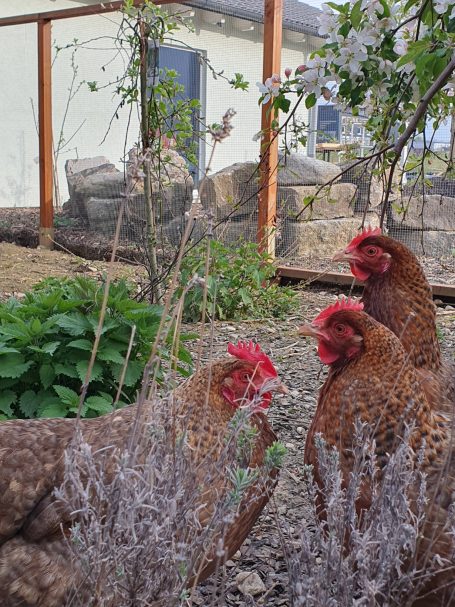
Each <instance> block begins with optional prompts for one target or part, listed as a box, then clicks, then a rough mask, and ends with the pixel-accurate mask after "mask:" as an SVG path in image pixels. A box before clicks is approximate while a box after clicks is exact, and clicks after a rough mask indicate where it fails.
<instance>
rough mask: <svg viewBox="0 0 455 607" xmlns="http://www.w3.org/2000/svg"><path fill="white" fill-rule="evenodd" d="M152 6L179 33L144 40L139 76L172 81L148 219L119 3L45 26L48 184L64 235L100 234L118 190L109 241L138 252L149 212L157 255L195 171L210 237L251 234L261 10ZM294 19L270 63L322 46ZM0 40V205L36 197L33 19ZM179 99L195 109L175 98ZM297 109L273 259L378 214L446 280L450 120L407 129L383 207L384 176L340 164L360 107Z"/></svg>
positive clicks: (325, 246) (284, 140)
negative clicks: (238, 79)
mask: <svg viewBox="0 0 455 607" xmlns="http://www.w3.org/2000/svg"><path fill="white" fill-rule="evenodd" d="M165 11H166V13H167V14H170V15H178V17H177V20H178V29H177V30H176V31H173V32H167V33H166V35H165V37H164V41H162V42H161V43H160V44H159V45H155V46H154V45H153V44H152V46H149V53H148V56H149V60H148V61H149V64H148V79H149V83H152V84H153V83H155V85H158V86H162V87H164V86H168V82H169V78H172V79H173V81H174V82H175V88H174V89H173V92H172V94H169V96H168V97H167V99H165V94H164V92H163V89H161V92H159V94H158V95H157V99H156V102H157V104H159V103H161V102H163V103H164V102H165V106H166V110H167V111H168V112H169V115H170V117H171V118H170V119H169V120H168V122H164V123H163V125H161V126H160V127H157V128H156V129H154V131H153V132H151V133H149V137H150V140H151V141H152V143H153V145H155V144H156V142H158V144H157V146H156V145H155V148H154V149H155V150H158V152H157V153H155V154H154V155H152V157H151V159H150V176H149V178H150V180H151V192H152V207H153V217H152V218H151V216H150V212H149V210H148V205H147V203H146V198H145V195H144V181H143V175H142V174H141V173H140V171H139V173H138V166H139V165H140V164H141V163H140V159H139V160H138V157H139V156H140V151H139V150H140V148H141V146H142V144H143V141H142V140H141V136H140V108H139V105H138V103H130V99H129V98H128V97H127V94H126V93H125V89H126V86H127V85H126V80H125V74H128V73H129V70H131V53H130V49H129V47H128V44H127V40H128V36H129V35H130V34H131V29H129V28H131V24H128V23H127V21H126V20H125V16H124V15H123V14H122V13H109V14H107V15H95V16H90V17H78V18H74V19H63V20H60V21H55V22H54V23H53V40H54V49H53V51H54V57H53V65H52V79H53V130H54V162H55V170H54V190H55V192H54V194H55V203H56V206H57V207H58V208H59V209H61V208H62V209H63V211H62V212H61V213H59V214H58V215H57V217H56V228H57V229H60V230H62V229H66V230H73V232H74V238H76V239H77V238H81V239H84V241H90V240H94V241H96V242H98V243H99V242H101V241H103V242H108V241H109V240H110V239H111V238H112V236H113V234H114V230H115V226H116V222H117V217H118V212H119V209H120V206H121V204H122V202H124V201H126V202H125V213H124V219H123V223H122V227H121V233H120V238H121V242H122V246H123V247H124V250H126V249H129V250H131V251H135V252H138V253H140V252H141V251H142V252H143V251H144V250H145V249H146V248H147V242H148V241H149V238H150V232H149V226H150V221H151V220H152V221H153V223H154V225H156V234H155V237H156V244H157V247H158V255H159V258H160V260H166V259H172V258H173V256H175V252H176V250H177V248H178V246H179V244H180V241H181V238H182V235H183V232H184V230H185V227H186V224H187V215H186V214H187V212H188V210H189V208H190V205H191V200H192V195H193V194H192V192H193V189H194V188H196V187H201V184H202V181H204V185H203V186H202V188H201V195H202V196H201V198H202V203H203V206H204V208H205V209H206V210H208V211H210V213H211V215H213V218H214V219H213V222H211V221H210V222H209V223H210V224H211V225H212V224H213V226H214V228H213V232H214V236H215V237H216V238H218V239H220V240H222V241H223V242H225V243H228V244H235V243H238V242H240V241H245V240H246V241H255V240H256V238H257V221H258V194H259V171H258V161H259V150H260V146H259V141H258V132H259V131H260V128H261V112H260V108H259V107H258V103H257V100H258V91H257V89H256V86H255V84H256V82H260V81H261V80H262V58H263V25H262V23H261V22H260V20H261V18H260V17H259V18H252V19H251V20H249V19H247V18H246V16H245V13H244V11H243V12H242V11H240V12H239V9H238V8H237V7H236V6H235V5H228V4H227V3H223V4H222V5H221V4H220V9H219V10H218V11H216V10H214V8H213V7H211V9H210V10H208V9H207V7H205V8H200V7H199V6H198V5H197V2H195V3H193V4H192V5H191V6H188V5H168V6H166V7H165ZM253 17H254V15H253ZM301 25H302V27H300V26H299V27H296V28H295V29H296V30H298V29H300V30H301V31H293V30H292V29H286V28H285V29H284V31H283V50H282V65H283V67H287V66H289V67H292V68H295V67H296V66H298V65H301V64H304V63H305V61H307V59H308V56H309V55H310V54H311V52H312V51H314V50H315V49H316V48H317V47H318V46H319V45H320V43H321V40H320V39H318V38H317V36H316V35H315V32H313V33H312V32H311V31H310V29H308V26H307V25H306V26H305V27H306V28H307V31H306V32H303V33H302V30H304V29H305V27H303V24H301ZM152 41H153V38H152ZM0 48H1V49H2V52H3V56H4V57H5V58H6V59H5V62H4V64H5V66H6V68H5V69H7V70H9V72H10V75H9V78H8V80H9V82H10V83H11V84H10V86H9V87H4V88H3V89H2V92H1V93H0V94H1V96H2V105H3V106H4V107H5V108H7V109H8V111H6V112H4V113H3V118H2V120H1V122H2V127H3V129H2V132H3V133H4V135H5V138H4V142H5V144H4V146H2V148H1V149H0V159H1V160H2V165H3V167H4V170H3V171H2V174H1V176H0V207H4V208H5V207H7V208H10V207H15V208H17V209H18V208H25V207H36V206H37V205H38V201H39V181H38V177H39V176H38V136H37V125H36V122H37V99H36V97H37V95H36V90H37V81H36V69H35V68H36V50H35V49H36V31H35V26H34V25H33V24H32V25H24V26H13V27H4V28H1V30H0ZM18 49H19V51H18ZM8 57H9V60H8ZM246 59H247V60H246ZM236 73H242V75H243V78H244V80H245V81H247V82H249V88H248V90H246V91H244V90H241V88H240V89H239V88H237V89H235V88H233V86H232V81H233V80H235V74H236ZM192 99H195V100H197V104H195V105H194V106H191V107H190V106H189V105H185V104H186V103H187V102H188V100H192ZM300 107H302V108H303V109H299V111H298V112H297V113H296V114H295V116H294V118H293V124H294V125H295V124H299V123H304V124H305V125H306V134H307V143H306V145H305V146H303V145H302V144H301V143H297V142H296V141H294V140H293V138H292V133H291V131H292V129H289V130H288V131H285V132H284V133H282V134H281V135H280V148H281V150H282V151H281V155H280V166H279V167H278V170H277V181H278V197H277V228H276V232H275V236H276V253H277V257H278V258H279V259H280V260H282V261H283V262H284V263H286V264H292V265H300V266H306V265H308V266H309V267H312V268H315V269H324V268H326V267H329V260H330V258H331V256H332V254H333V253H334V251H335V250H337V249H338V248H340V247H342V246H343V245H345V244H346V243H347V242H348V241H349V240H350V239H351V238H352V237H353V236H354V235H355V234H356V233H357V231H358V229H359V226H360V225H361V224H362V223H367V224H370V225H379V221H380V217H381V215H384V218H385V226H386V227H387V229H388V230H389V233H390V235H392V236H394V237H396V238H398V239H400V240H402V241H403V242H404V243H405V244H407V245H408V246H410V247H411V248H412V249H413V250H414V251H415V252H416V253H417V254H418V255H419V256H420V257H421V258H422V259H423V260H424V261H425V264H426V265H427V266H428V267H429V268H430V274H431V277H432V278H433V279H435V280H436V279H437V280H438V281H440V282H454V277H455V256H454V250H455V205H454V203H455V180H453V179H452V176H451V174H450V172H449V173H447V172H446V168H447V162H448V160H449V158H450V154H451V150H450V141H451V125H450V124H445V125H442V126H440V127H439V128H438V129H436V130H434V129H433V130H432V128H431V127H430V126H428V128H427V129H426V131H425V133H424V135H423V136H422V137H420V139H419V138H418V137H417V138H415V139H414V140H413V143H412V146H410V147H409V149H408V150H407V156H406V158H404V159H403V162H402V167H401V170H400V172H399V175H398V176H397V177H396V179H395V180H394V183H393V187H392V189H391V192H390V195H389V201H388V203H387V208H386V209H384V207H383V199H384V191H385V188H386V185H387V175H385V176H381V175H379V174H378V173H379V171H378V169H377V166H376V165H375V164H374V163H373V161H370V162H369V163H367V164H362V165H357V164H356V161H355V160H354V159H355V158H358V157H361V156H365V155H368V153H369V151H370V150H371V147H372V144H371V141H370V140H369V138H368V133H367V131H366V129H365V121H366V118H365V117H364V116H362V115H360V116H353V115H352V114H349V113H346V112H343V111H341V110H339V109H338V108H337V107H336V106H334V105H333V104H330V103H326V102H321V103H320V104H318V105H317V107H316V108H313V109H312V110H310V111H308V110H307V109H305V108H304V106H303V104H301V106H300ZM188 108H190V109H188ZM228 108H233V109H234V110H235V112H236V114H235V116H234V118H233V120H232V125H233V127H234V128H233V130H232V133H231V134H230V136H229V137H228V138H226V139H225V140H224V141H223V142H222V143H221V144H219V145H217V146H216V149H215V150H214V149H213V137H212V136H211V134H210V128H209V127H210V125H212V127H213V125H214V124H215V123H216V124H219V123H220V121H221V118H222V116H223V115H224V114H225V112H226V110H227V109H228ZM187 110H188V111H189V114H188V115H189V120H190V121H191V131H192V132H191V133H190V134H189V135H188V137H187V138H186V139H183V141H184V143H183V145H182V139H181V140H180V143H179V142H177V141H176V140H175V138H174V137H173V136H172V133H173V130H175V129H178V128H180V127H179V124H180V122H181V121H182V120H183V118H184V114H183V113H184V112H186V111H187ZM212 130H213V128H212ZM212 152H213V154H212ZM142 161H143V158H142ZM207 168H208V169H209V172H208V174H207V175H208V176H207V179H205V177H206V171H207ZM340 172H342V175H341V177H339V174H340ZM328 182H330V185H329V186H327V187H324V184H326V183H328ZM0 213H1V208H0ZM35 217H36V216H35ZM207 227H208V224H207V220H206V219H200V220H198V221H197V222H196V223H195V225H194V226H193V227H192V232H191V236H190V238H191V241H192V242H196V241H197V240H199V239H201V238H203V237H204V234H205V233H206V231H207ZM332 269H333V266H332Z"/></svg>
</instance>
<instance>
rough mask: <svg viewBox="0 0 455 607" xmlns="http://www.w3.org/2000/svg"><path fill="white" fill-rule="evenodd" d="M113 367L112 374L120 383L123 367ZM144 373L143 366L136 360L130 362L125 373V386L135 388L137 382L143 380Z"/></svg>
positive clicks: (113, 365) (114, 365) (115, 365)
mask: <svg viewBox="0 0 455 607" xmlns="http://www.w3.org/2000/svg"><path fill="white" fill-rule="evenodd" d="M111 367H112V372H113V374H114V379H115V380H116V381H117V382H118V381H119V380H120V375H121V373H122V369H123V366H122V365H117V364H112V365H111ZM143 372H144V366H143V364H141V363H140V362H138V361H135V360H130V362H129V363H128V367H127V369H126V373H125V381H124V382H123V383H124V385H125V386H127V387H131V386H135V385H136V384H137V382H138V381H139V380H140V379H141V377H142V373H143Z"/></svg>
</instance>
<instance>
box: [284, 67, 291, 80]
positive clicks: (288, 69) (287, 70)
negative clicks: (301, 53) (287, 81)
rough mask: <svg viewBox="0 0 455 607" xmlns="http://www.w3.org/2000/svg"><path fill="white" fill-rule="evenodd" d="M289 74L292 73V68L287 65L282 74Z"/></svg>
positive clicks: (287, 75) (287, 76)
mask: <svg viewBox="0 0 455 607" xmlns="http://www.w3.org/2000/svg"><path fill="white" fill-rule="evenodd" d="M291 74H292V70H291V68H290V67H287V68H286V69H285V70H284V75H285V76H286V78H289V76H290V75H291Z"/></svg>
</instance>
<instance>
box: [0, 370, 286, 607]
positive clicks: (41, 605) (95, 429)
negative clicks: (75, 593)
mask: <svg viewBox="0 0 455 607" xmlns="http://www.w3.org/2000/svg"><path fill="white" fill-rule="evenodd" d="M250 367H251V365H248V363H247V362H245V361H239V360H235V359H232V358H229V359H224V360H221V361H216V362H215V363H213V364H212V365H211V366H210V367H206V368H204V369H201V370H200V371H199V372H197V373H196V374H195V375H193V376H192V377H191V378H189V379H188V380H187V381H185V382H184V383H183V384H181V385H180V386H179V387H177V388H176V389H175V390H174V393H173V396H172V397H170V398H171V400H170V401H167V402H171V403H173V406H174V413H175V415H176V420H177V425H178V426H180V427H185V428H186V430H187V436H188V443H189V446H190V452H191V454H192V458H194V462H195V464H200V468H201V470H200V472H199V471H198V475H199V474H200V475H201V481H202V482H203V483H204V466H205V463H204V460H206V461H207V462H209V461H212V462H216V460H217V458H218V457H219V456H220V453H221V451H222V449H223V446H224V436H225V434H226V430H227V425H228V422H229V421H230V419H231V418H232V416H233V414H234V409H233V408H232V407H231V406H230V405H229V404H228V403H227V402H226V401H225V400H224V398H223V396H222V395H221V391H220V385H221V382H222V381H223V380H224V379H225V378H226V377H227V376H228V375H229V374H230V373H231V372H232V371H233V370H234V369H245V368H250ZM209 378H210V379H209ZM209 384H210V385H209ZM149 406H150V405H149V404H147V406H146V407H145V409H144V414H146V413H147V407H149ZM136 414H137V412H136V407H135V406H132V407H127V408H124V409H120V410H118V411H117V412H116V413H115V414H112V415H110V416H105V417H102V418H97V419H89V420H82V422H81V428H82V433H83V436H84V439H85V440H86V441H87V442H88V443H89V444H90V445H91V446H92V447H94V448H101V447H103V446H105V445H112V446H114V447H116V448H119V449H122V448H123V447H124V446H125V444H126V441H127V440H128V438H129V434H130V430H131V428H132V426H133V424H134V420H135V418H136ZM250 423H252V424H254V425H255V426H256V427H257V428H258V430H259V433H258V437H257V440H256V444H255V447H254V450H253V453H252V457H251V460H250V462H249V465H250V466H252V467H255V466H258V465H260V464H261V463H262V462H263V459H264V454H265V450H266V449H267V447H268V446H270V445H271V444H272V443H273V442H274V441H275V440H276V436H275V434H274V433H273V431H272V429H271V427H270V425H269V423H268V421H267V418H266V416H265V415H264V414H263V413H255V414H253V415H252V417H251V420H250ZM75 424H76V420H74V419H73V420H71V419H48V420H44V419H43V420H14V421H8V422H3V423H1V424H0V466H1V470H2V474H1V476H0V597H1V600H0V605H1V607H19V606H20V607H32V606H33V607H62V606H63V605H65V601H66V600H67V598H68V596H69V593H71V591H72V588H73V587H74V586H80V585H81V592H83V591H84V590H83V588H84V585H83V580H81V579H80V574H79V572H78V571H77V570H74V568H73V567H72V566H71V564H70V559H69V555H68V553H67V550H68V549H67V548H66V544H65V540H64V539H63V538H62V536H61V531H60V526H61V525H63V526H65V525H66V526H68V525H69V524H70V517H69V513H67V512H65V511H64V510H63V509H62V508H61V507H59V506H58V504H57V503H56V501H55V499H54V497H53V495H52V493H53V490H54V488H55V487H58V486H60V484H61V483H62V481H63V474H64V460H63V455H64V451H65V449H66V448H67V447H68V445H69V443H70V441H71V438H72V437H73V435H74V431H75ZM191 461H193V459H192V460H191ZM201 462H203V463H201ZM275 482H276V471H273V472H272V474H271V476H270V478H269V481H268V483H266V485H267V491H264V489H263V487H264V486H263V484H261V485H259V483H256V484H255V485H254V486H253V487H252V488H251V489H250V490H249V494H248V495H247V496H246V498H245V503H244V505H243V507H242V508H241V509H240V514H239V516H238V517H237V519H236V520H235V522H234V524H233V525H232V527H231V528H230V529H229V531H228V534H227V537H226V540H225V546H226V547H227V553H228V556H227V558H229V557H230V556H231V555H232V554H233V553H234V552H235V551H236V550H238V548H239V546H240V545H241V544H242V543H243V541H244V539H245V538H246V536H247V535H248V533H249V531H250V530H251V527H252V526H253V524H254V522H255V521H256V519H257V518H258V516H259V514H260V512H261V510H262V509H263V507H264V506H265V504H266V503H267V501H268V498H269V495H270V493H269V492H271V491H272V490H273V487H274V484H275ZM205 483H207V481H205ZM219 483H221V485H223V484H224V485H225V484H226V480H225V479H219ZM216 495H217V481H216V480H215V481H214V482H211V483H210V486H208V487H206V488H205V489H204V492H203V493H202V496H203V498H204V501H205V500H206V501H207V503H208V504H210V500H212V501H213V500H215V499H216ZM204 512H205V514H204ZM209 513H210V507H209V508H208V509H206V511H202V512H201V516H200V518H201V523H202V524H204V522H205V520H206V517H207V515H209ZM214 567H215V563H214V562H213V560H210V558H209V559H208V562H207V564H206V565H205V566H204V567H203V568H202V574H201V576H200V579H201V580H202V579H205V578H206V577H208V575H210V573H211V572H212V571H213V569H214ZM86 590H87V589H86Z"/></svg>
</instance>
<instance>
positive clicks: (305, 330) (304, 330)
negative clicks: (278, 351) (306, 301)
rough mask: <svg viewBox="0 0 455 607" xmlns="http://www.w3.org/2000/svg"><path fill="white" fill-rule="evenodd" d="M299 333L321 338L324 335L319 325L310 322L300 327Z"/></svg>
mask: <svg viewBox="0 0 455 607" xmlns="http://www.w3.org/2000/svg"><path fill="white" fill-rule="evenodd" d="M298 333H299V335H304V336H305V337H314V338H315V339H320V338H321V337H323V336H324V333H323V331H322V330H321V329H320V328H319V327H317V326H315V325H311V324H309V323H306V324H304V325H302V326H301V327H299V329H298Z"/></svg>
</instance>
